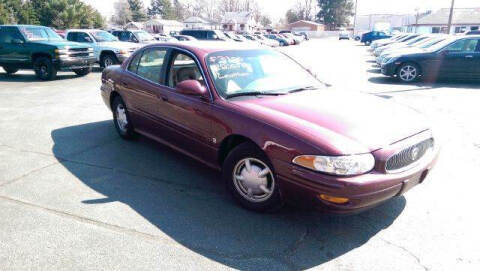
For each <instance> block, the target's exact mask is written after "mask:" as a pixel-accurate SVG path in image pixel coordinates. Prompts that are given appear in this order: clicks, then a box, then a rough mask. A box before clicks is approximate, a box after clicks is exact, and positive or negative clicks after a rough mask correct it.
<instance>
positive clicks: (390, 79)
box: [368, 76, 480, 92]
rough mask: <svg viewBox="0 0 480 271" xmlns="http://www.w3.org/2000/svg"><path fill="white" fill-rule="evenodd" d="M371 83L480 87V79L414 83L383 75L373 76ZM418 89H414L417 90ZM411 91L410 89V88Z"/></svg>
mask: <svg viewBox="0 0 480 271" xmlns="http://www.w3.org/2000/svg"><path fill="white" fill-rule="evenodd" d="M368 81H369V82H370V83H374V84H381V85H398V86H401V85H403V86H415V87H419V88H421V89H441V88H461V89H472V90H473V89H480V81H478V80H477V81H475V80H470V81H465V80H463V81H462V80H447V79H442V80H420V81H417V82H412V83H403V82H401V81H399V80H398V79H397V78H393V77H387V76H381V77H371V78H369V79H368ZM415 90H418V89H412V90H411V91H415ZM409 91H410V90H409ZM391 92H401V91H391Z"/></svg>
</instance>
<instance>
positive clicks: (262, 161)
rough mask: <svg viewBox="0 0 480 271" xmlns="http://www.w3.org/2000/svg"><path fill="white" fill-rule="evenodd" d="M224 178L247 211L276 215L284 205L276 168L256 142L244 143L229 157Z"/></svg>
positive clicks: (224, 167) (230, 190)
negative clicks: (274, 212) (273, 212)
mask: <svg viewBox="0 0 480 271" xmlns="http://www.w3.org/2000/svg"><path fill="white" fill-rule="evenodd" d="M262 172H263V173H262ZM259 173H262V176H260V175H258V174H259ZM236 176H238V177H236ZM222 178H223V180H224V181H225V184H226V186H227V190H228V191H229V192H230V194H231V195H232V197H233V198H234V199H235V201H236V202H237V203H239V204H240V205H241V206H242V207H244V208H245V209H248V210H251V211H255V212H272V211H276V210H279V209H280V208H281V207H282V206H283V205H284V202H283V200H282V198H281V194H280V188H279V185H278V182H277V181H276V177H275V172H274V170H273V166H272V164H271V163H270V161H269V159H268V158H267V156H266V155H265V154H264V153H263V152H262V151H261V150H260V149H259V148H258V147H257V146H255V145H254V144H253V143H249V142H247V143H243V144H241V145H239V146H237V147H236V148H235V149H233V150H232V151H231V152H230V153H229V154H228V156H227V158H226V159H225V162H224V164H223V169H222Z"/></svg>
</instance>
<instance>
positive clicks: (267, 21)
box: [260, 15, 272, 27]
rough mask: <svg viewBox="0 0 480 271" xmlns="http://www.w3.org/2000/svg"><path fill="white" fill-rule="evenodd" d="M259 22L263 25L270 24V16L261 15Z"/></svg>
mask: <svg viewBox="0 0 480 271" xmlns="http://www.w3.org/2000/svg"><path fill="white" fill-rule="evenodd" d="M260 24H261V25H262V26H263V27H267V26H271V25H272V20H271V19H270V17H268V16H265V15H263V16H262V18H261V19H260Z"/></svg>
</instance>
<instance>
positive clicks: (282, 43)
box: [280, 41, 288, 47]
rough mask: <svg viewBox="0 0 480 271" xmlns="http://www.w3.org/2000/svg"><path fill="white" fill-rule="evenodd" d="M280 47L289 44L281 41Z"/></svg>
mask: <svg viewBox="0 0 480 271" xmlns="http://www.w3.org/2000/svg"><path fill="white" fill-rule="evenodd" d="M280 46H282V47H283V46H288V44H287V43H286V42H285V41H280Z"/></svg>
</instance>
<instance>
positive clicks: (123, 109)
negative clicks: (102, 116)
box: [112, 96, 137, 140]
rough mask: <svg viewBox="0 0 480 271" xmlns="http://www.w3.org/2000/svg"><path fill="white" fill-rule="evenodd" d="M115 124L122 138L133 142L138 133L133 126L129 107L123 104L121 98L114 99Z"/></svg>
mask: <svg viewBox="0 0 480 271" xmlns="http://www.w3.org/2000/svg"><path fill="white" fill-rule="evenodd" d="M112 111H113V122H114V124H115V129H116V130H117V132H118V134H119V135H120V137H122V138H123V139H126V140H132V139H134V138H135V137H136V135H137V134H136V133H135V131H134V130H133V125H132V123H131V122H130V116H129V115H128V111H127V106H126V105H125V103H124V102H123V99H122V98H121V97H120V96H117V97H115V98H114V100H113V102H112Z"/></svg>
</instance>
